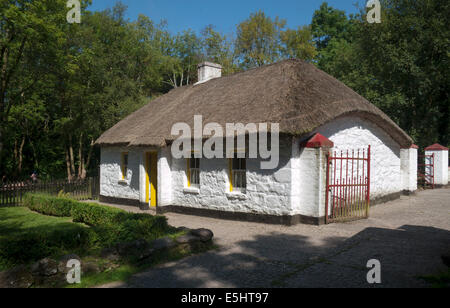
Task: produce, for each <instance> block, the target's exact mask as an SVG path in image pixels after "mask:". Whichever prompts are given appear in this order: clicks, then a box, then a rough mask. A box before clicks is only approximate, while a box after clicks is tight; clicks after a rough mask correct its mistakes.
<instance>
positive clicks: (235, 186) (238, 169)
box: [230, 158, 247, 192]
mask: <svg viewBox="0 0 450 308" xmlns="http://www.w3.org/2000/svg"><path fill="white" fill-rule="evenodd" d="M246 188H247V160H246V159H245V158H233V159H230V191H231V192H233V191H237V192H245V189H246Z"/></svg>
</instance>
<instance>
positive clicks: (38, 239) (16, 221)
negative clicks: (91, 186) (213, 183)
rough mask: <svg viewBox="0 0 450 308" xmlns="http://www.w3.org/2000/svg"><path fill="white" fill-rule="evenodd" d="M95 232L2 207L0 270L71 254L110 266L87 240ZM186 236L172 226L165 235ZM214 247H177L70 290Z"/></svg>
mask: <svg viewBox="0 0 450 308" xmlns="http://www.w3.org/2000/svg"><path fill="white" fill-rule="evenodd" d="M95 230H96V227H88V226H87V225H84V224H81V223H74V222H73V221H72V218H60V217H53V216H46V215H42V214H38V213H36V212H33V211H31V210H30V209H29V208H25V207H11V208H0V271H4V270H7V269H10V268H12V267H14V266H17V265H22V264H25V265H26V264H32V263H34V262H36V261H38V260H40V259H42V258H45V257H51V258H53V259H55V260H58V258H60V257H62V256H64V255H67V254H76V255H78V256H79V257H81V258H82V259H83V262H85V261H88V262H91V263H92V262H93V263H96V264H99V265H100V264H104V263H105V262H106V264H108V265H109V264H111V263H110V262H109V261H107V260H104V259H102V258H101V257H99V254H98V249H96V248H94V249H93V247H92V246H91V245H90V244H89V243H90V242H86V241H84V240H83V239H84V238H85V235H86V232H88V231H89V232H91V235H92V234H95V232H96V231H95ZM149 232H150V231H149ZM184 233H185V232H184V231H176V230H175V229H173V228H171V227H170V228H168V229H167V230H166V231H165V233H164V234H163V235H164V236H169V237H171V238H176V237H178V236H180V235H183V234H184ZM83 234H84V235H83ZM80 235H81V236H80ZM100 248H101V247H100ZM211 248H213V246H210V245H208V246H205V247H200V248H196V249H194V250H188V251H185V250H184V249H182V248H180V249H178V248H176V249H173V250H170V251H167V252H161V253H156V254H155V255H153V256H152V258H150V259H149V260H147V261H146V262H144V263H139V262H138V263H136V262H135V261H133V260H129V261H124V262H119V263H117V267H115V268H111V270H106V271H104V272H100V273H96V274H87V275H83V277H82V283H81V284H80V285H72V286H68V287H71V288H80V287H81V288H84V287H91V286H95V285H100V284H105V283H108V282H113V281H126V280H127V279H128V278H129V277H130V276H131V275H133V274H135V273H138V272H140V271H142V270H144V269H147V268H150V267H153V266H155V265H157V264H160V263H164V262H168V261H174V260H178V259H181V258H183V257H186V256H188V255H190V254H192V253H201V252H204V251H207V250H209V249H211ZM37 287H39V286H37Z"/></svg>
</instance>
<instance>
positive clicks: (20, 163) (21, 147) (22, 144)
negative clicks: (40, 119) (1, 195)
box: [17, 136, 25, 175]
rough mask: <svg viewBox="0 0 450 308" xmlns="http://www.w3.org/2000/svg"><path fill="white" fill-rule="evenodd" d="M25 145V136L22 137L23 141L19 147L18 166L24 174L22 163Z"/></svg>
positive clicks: (20, 172)
mask: <svg viewBox="0 0 450 308" xmlns="http://www.w3.org/2000/svg"><path fill="white" fill-rule="evenodd" d="M24 146H25V136H24V137H22V142H21V143H20V147H19V166H18V167H17V170H18V173H19V175H21V174H22V163H23V147H24Z"/></svg>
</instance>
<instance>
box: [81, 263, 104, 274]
mask: <svg viewBox="0 0 450 308" xmlns="http://www.w3.org/2000/svg"><path fill="white" fill-rule="evenodd" d="M81 272H82V273H83V274H97V273H100V272H101V269H100V266H99V265H98V264H96V263H93V262H86V263H84V264H83V266H82V267H81Z"/></svg>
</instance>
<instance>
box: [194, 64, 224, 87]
mask: <svg viewBox="0 0 450 308" xmlns="http://www.w3.org/2000/svg"><path fill="white" fill-rule="evenodd" d="M197 68H198V82H197V83H196V84H200V83H204V82H207V81H208V80H211V79H214V78H220V77H222V66H221V65H220V64H216V63H211V62H203V63H200V64H199V65H198V66H197Z"/></svg>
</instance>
